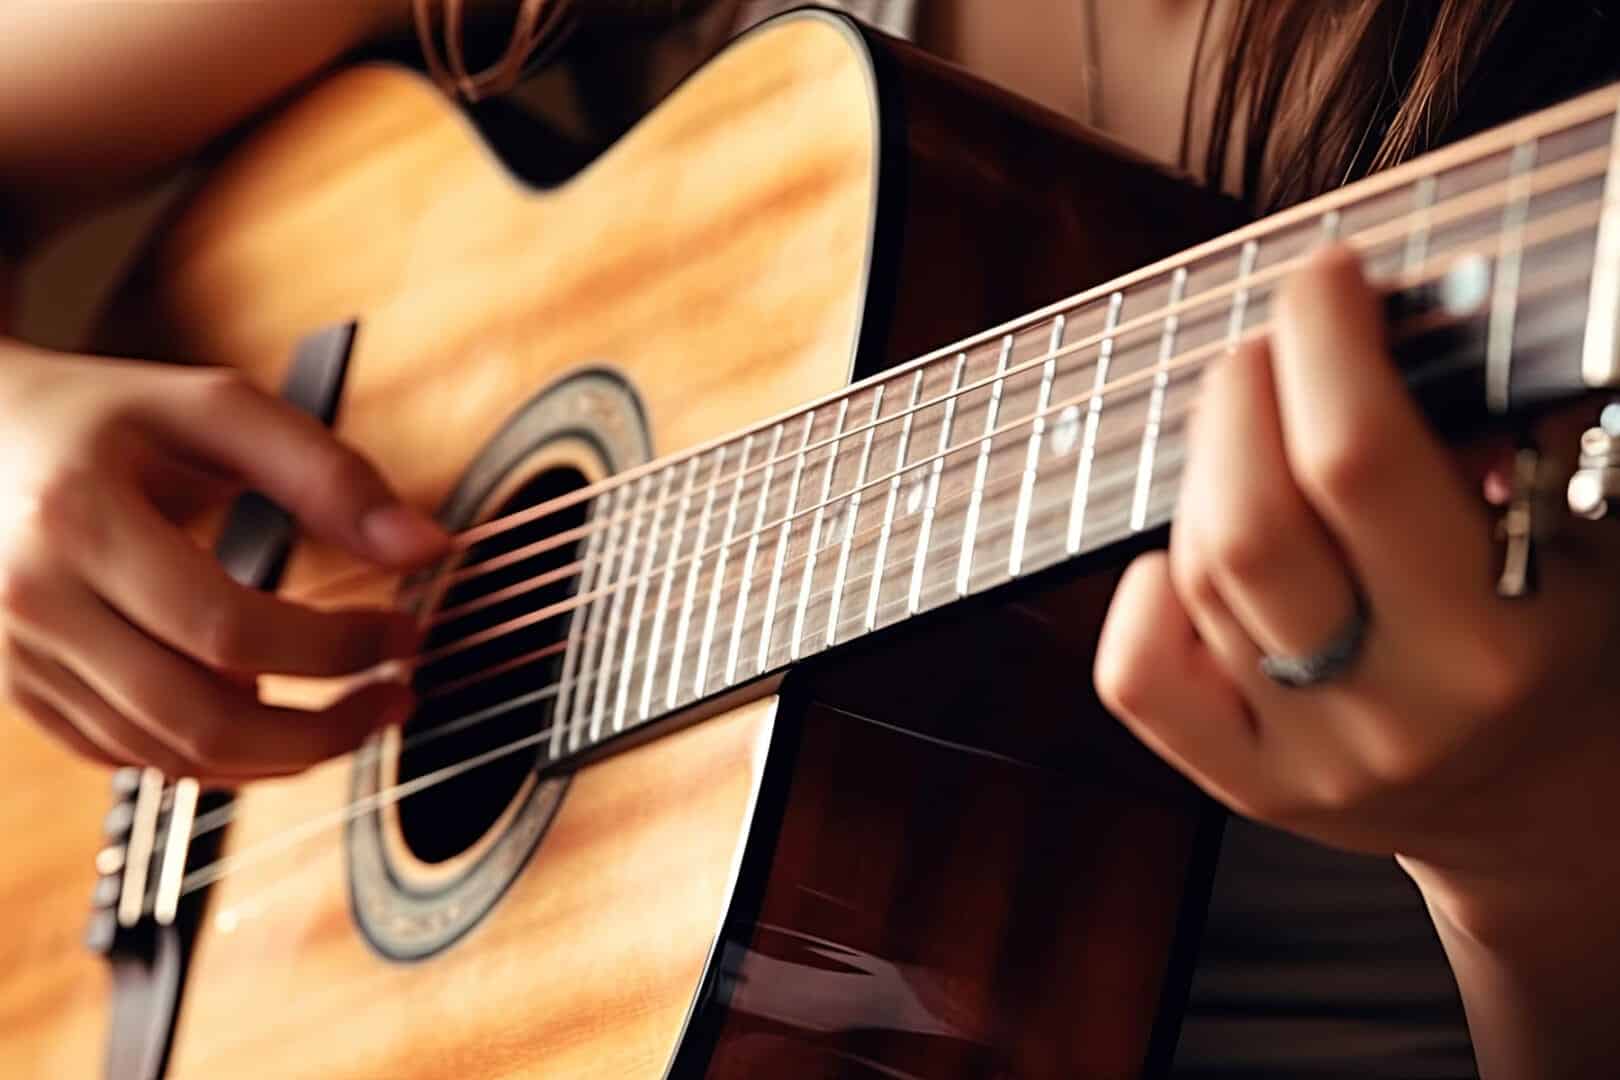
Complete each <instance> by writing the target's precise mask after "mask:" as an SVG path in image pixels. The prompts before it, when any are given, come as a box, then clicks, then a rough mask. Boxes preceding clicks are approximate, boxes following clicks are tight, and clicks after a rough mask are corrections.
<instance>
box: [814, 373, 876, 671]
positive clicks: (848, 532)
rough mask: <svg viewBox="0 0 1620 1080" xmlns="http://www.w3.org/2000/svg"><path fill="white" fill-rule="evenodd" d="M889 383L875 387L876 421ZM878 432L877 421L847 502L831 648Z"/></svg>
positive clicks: (830, 612)
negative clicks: (856, 521) (857, 519)
mask: <svg viewBox="0 0 1620 1080" xmlns="http://www.w3.org/2000/svg"><path fill="white" fill-rule="evenodd" d="M887 386H888V384H887V383H879V384H878V385H877V388H876V389H875V390H873V391H872V419H873V420H874V421H875V420H877V418H878V417H879V416H880V415H882V413H883V391H884V388H885V387H887ZM876 434H877V426H876V424H873V425H872V426H870V427H868V428H867V429H866V438H865V439H864V440H863V441H862V443H861V456H860V461H859V463H858V464H857V465H856V469H855V490H854V491H853V492H851V493H850V496H849V502H848V503H846V504H845V506H844V522H843V524H844V542H843V544H842V545H841V546H840V548H839V551H838V568H837V570H835V571H834V573H833V591H832V599H831V601H829V602H828V604H827V647H828V648H831V647H832V646H833V645H834V644H835V643H836V642H837V640H838V608H839V605H840V602H841V600H842V598H843V595H844V576H845V575H846V574H847V573H848V572H849V552H850V547H851V545H852V543H853V542H854V540H855V519H856V518H858V517H860V514H861V495H862V493H863V485H864V484H865V483H866V474H867V470H868V469H869V468H870V467H871V464H872V437H873V436H874V435H876Z"/></svg>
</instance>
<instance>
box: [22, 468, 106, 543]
mask: <svg viewBox="0 0 1620 1080" xmlns="http://www.w3.org/2000/svg"><path fill="white" fill-rule="evenodd" d="M96 484H97V480H96V477H95V475H94V474H93V473H92V472H90V471H89V470H87V469H82V468H61V469H57V470H55V471H53V472H52V473H51V474H50V475H49V476H47V477H46V478H45V479H44V480H43V481H41V482H40V484H39V485H38V487H36V488H35V490H34V495H33V498H32V500H30V504H29V507H28V510H27V517H28V518H29V519H30V520H31V523H32V525H33V526H34V527H35V529H36V531H37V532H38V533H39V534H40V535H41V538H42V539H44V540H46V541H47V542H48V543H49V544H50V545H51V546H52V547H61V546H63V545H66V546H68V547H69V548H71V549H74V550H80V549H82V548H83V547H84V545H86V544H93V543H94V542H95V540H96V538H97V537H98V535H99V533H100V527H99V522H100V515H99V514H98V513H97V512H96V504H97V494H96Z"/></svg>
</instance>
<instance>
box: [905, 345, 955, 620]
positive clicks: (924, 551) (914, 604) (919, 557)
mask: <svg viewBox="0 0 1620 1080" xmlns="http://www.w3.org/2000/svg"><path fill="white" fill-rule="evenodd" d="M966 369H967V353H965V352H961V353H957V354H956V366H955V369H954V370H953V371H952V372H951V388H950V390H949V391H947V395H946V398H945V414H944V417H943V418H942V419H941V421H940V425H939V449H938V450H937V451H935V454H934V461H933V467H932V468H931V469H930V470H929V474H928V497H927V498H926V499H925V500H924V501H923V516H922V525H921V526H920V527H919V528H918V532H917V551H916V554H915V555H913V556H912V560H911V589H910V591H909V593H908V594H907V595H908V600H907V608H908V610H909V611H910V612H911V614H913V615H915V614H917V613H918V612H919V611H921V610H922V608H920V607H919V606H918V604H919V602H920V597H921V595H922V583H923V569H924V567H925V566H926V565H927V562H928V538H929V536H930V535H932V533H933V529H934V510H935V506H936V504H937V503H938V501H939V478H940V474H941V473H943V472H944V471H945V453H946V451H947V450H948V449H949V448H950V445H951V425H952V423H953V422H954V421H955V419H956V402H957V399H958V396H959V394H958V391H959V389H960V387H961V385H962V375H963V373H964V372H965V371H966Z"/></svg>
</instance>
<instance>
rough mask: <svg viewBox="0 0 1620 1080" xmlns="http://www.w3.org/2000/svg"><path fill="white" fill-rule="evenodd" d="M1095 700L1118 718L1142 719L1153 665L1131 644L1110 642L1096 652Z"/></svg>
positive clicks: (1150, 691) (1150, 689)
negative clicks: (1096, 697)
mask: <svg viewBox="0 0 1620 1080" xmlns="http://www.w3.org/2000/svg"><path fill="white" fill-rule="evenodd" d="M1093 679H1094V681H1095V683H1096V687H1097V696H1098V697H1099V698H1100V699H1101V700H1102V703H1103V705H1104V706H1105V707H1106V708H1107V709H1108V710H1109V711H1110V712H1112V713H1114V714H1116V715H1119V716H1132V717H1136V716H1142V715H1143V714H1145V713H1146V712H1148V710H1149V709H1150V708H1151V704H1152V700H1153V689H1154V672H1153V665H1152V664H1151V663H1150V662H1149V661H1148V658H1147V655H1146V650H1144V649H1143V648H1142V647H1141V646H1140V645H1139V644H1137V643H1135V642H1121V641H1119V640H1117V639H1116V640H1114V641H1112V642H1109V643H1106V645H1105V647H1104V648H1100V649H1098V650H1097V658H1096V661H1095V665H1094V670H1093Z"/></svg>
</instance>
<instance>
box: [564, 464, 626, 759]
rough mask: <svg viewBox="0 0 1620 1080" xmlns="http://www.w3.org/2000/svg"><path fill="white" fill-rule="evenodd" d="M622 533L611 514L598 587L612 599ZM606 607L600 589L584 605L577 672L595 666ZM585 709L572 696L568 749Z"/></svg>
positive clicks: (574, 745) (619, 496)
mask: <svg viewBox="0 0 1620 1080" xmlns="http://www.w3.org/2000/svg"><path fill="white" fill-rule="evenodd" d="M629 493H630V491H629V489H628V488H615V489H614V491H613V496H614V498H613V502H612V504H608V503H606V502H604V504H603V506H604V508H606V507H607V506H608V505H615V506H616V505H617V504H618V503H620V502H626V501H628V500H627V499H626V498H625V496H627V495H629ZM623 532H624V519H623V518H621V517H619V516H618V515H617V514H615V515H614V516H613V524H612V525H611V526H609V528H608V532H607V539H606V540H605V541H603V550H602V565H601V573H602V575H603V576H604V577H605V578H606V580H607V582H608V584H606V585H604V586H602V588H603V589H604V590H611V591H612V592H613V594H614V596H615V598H616V597H617V596H618V594H619V593H620V591H621V590H619V589H616V588H614V578H613V563H614V560H615V559H616V558H618V554H619V551H618V547H619V537H620V535H621V534H622V533H623ZM607 606H608V597H607V593H606V592H603V594H602V595H601V596H599V597H596V598H594V599H592V600H591V601H590V602H589V603H588V604H586V607H585V612H584V615H585V636H584V637H583V638H582V639H581V641H580V644H581V652H580V658H579V666H580V670H581V671H588V670H590V669H591V668H593V667H595V665H596V653H597V649H598V648H599V647H600V645H601V643H602V636H601V625H602V609H603V608H604V607H607ZM577 617H578V616H576V618H577ZM589 708H590V703H589V702H588V701H587V700H586V698H585V697H583V696H581V695H579V694H575V695H574V703H573V707H572V708H571V709H570V712H571V714H572V715H571V716H570V717H569V722H568V726H569V730H568V748H569V750H578V749H579V748H580V744H581V743H583V742H584V739H585V728H586V724H587V721H588V716H589V712H588V710H589Z"/></svg>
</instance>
